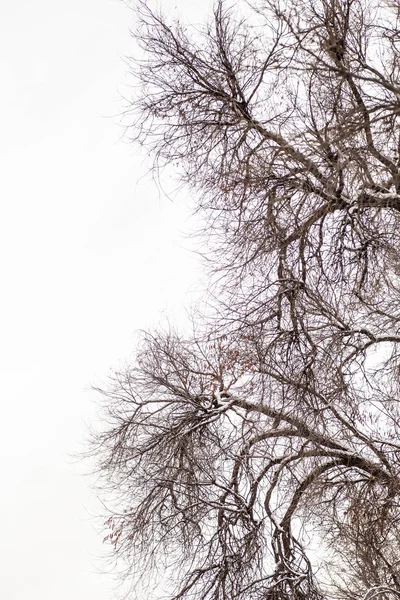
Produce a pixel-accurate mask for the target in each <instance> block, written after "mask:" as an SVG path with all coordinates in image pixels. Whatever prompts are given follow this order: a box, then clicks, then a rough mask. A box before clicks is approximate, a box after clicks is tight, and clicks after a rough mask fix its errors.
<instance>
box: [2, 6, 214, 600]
mask: <svg viewBox="0 0 400 600" xmlns="http://www.w3.org/2000/svg"><path fill="white" fill-rule="evenodd" d="M162 4H163V5H164V6H165V9H166V11H167V12H169V13H170V14H173V15H176V14H177V11H179V10H180V9H182V10H183V11H184V12H185V13H186V16H187V17H188V16H189V20H190V19H192V18H193V19H194V20H195V19H196V18H197V17H198V16H199V14H200V13H201V12H202V10H203V9H204V4H205V3H204V2H197V1H196V0H194V1H192V2H183V0H179V1H178V2H177V1H176V0H175V1H174V0H165V1H163V2H162ZM0 7H1V10H0V12H1V14H0V49H1V54H0V73H1V94H0V115H1V117H0V118H1V136H0V153H1V177H0V189H1V220H0V228H1V233H0V247H1V283H2V285H1V310H0V322H1V343H0V355H1V360H0V376H1V391H2V403H1V407H2V435H1V437H0V454H1V468H2V486H1V496H0V497H1V515H2V523H1V530H2V531H1V537H2V544H1V546H0V564H1V569H0V572H1V590H0V592H1V595H2V597H3V598H7V600H14V599H15V600H17V599H18V600H22V599H25V598H29V599H30V600H39V599H40V600H54V599H55V598H57V600H67V599H68V600H71V599H74V600H88V599H92V598H93V599H94V598H96V600H110V599H111V598H113V582H112V579H111V578H110V577H108V576H101V575H99V574H98V573H97V570H98V569H99V568H101V562H99V561H98V559H97V558H96V557H98V556H100V555H101V553H102V552H103V546H102V543H101V537H100V536H99V535H98V534H97V533H96V531H95V529H94V527H93V525H94V524H93V522H92V520H91V517H90V515H91V514H93V513H94V512H95V501H94V498H93V497H92V495H91V493H90V489H89V482H88V480H87V479H86V478H84V477H82V476H81V475H79V473H80V472H81V471H82V466H79V465H78V466H76V465H75V464H73V462H72V461H71V459H70V458H69V456H70V455H71V454H72V453H74V452H77V451H79V450H80V448H81V446H80V445H81V444H82V441H83V440H84V437H85V428H84V422H85V421H90V419H91V418H93V415H94V414H95V409H94V398H93V395H91V393H90V392H89V391H88V389H89V387H90V385H91V384H96V383H97V384H98V383H99V382H101V381H102V380H103V381H104V380H105V378H106V376H107V372H108V370H109V369H110V368H112V367H113V366H116V365H118V363H119V361H121V360H124V359H125V358H126V357H128V356H129V353H130V352H131V351H132V348H133V343H134V335H135V331H136V330H137V329H139V328H142V327H147V326H149V325H152V324H154V323H157V322H158V321H160V320H161V319H162V318H163V315H165V314H167V313H168V314H169V315H170V316H171V315H172V317H174V316H175V317H176V318H178V319H179V318H180V315H181V314H182V306H183V304H184V303H187V302H190V298H191V292H190V290H192V289H193V286H194V282H195V281H196V277H197V274H196V273H197V270H196V269H197V267H196V260H195V258H194V257H193V256H192V255H191V254H190V253H189V252H187V251H186V250H185V249H184V248H183V247H184V246H185V240H184V239H183V238H182V236H181V233H180V232H181V231H183V230H184V229H185V227H186V221H187V214H186V213H185V211H184V209H183V208H182V207H181V206H179V205H178V204H176V203H175V204H174V203H172V202H171V201H169V200H168V199H166V198H165V197H163V196H162V195H160V194H159V192H158V190H157V187H156V185H155V184H154V183H153V182H152V181H151V178H149V177H146V176H145V173H146V169H145V164H144V160H143V159H142V158H141V157H140V156H138V155H137V153H135V151H134V148H132V147H131V146H129V145H128V144H126V143H123V142H121V141H120V136H121V130H120V129H119V127H118V125H117V121H118V119H117V118H114V117H113V116H114V115H116V114H117V113H118V112H119V111H120V110H121V100H120V96H119V93H118V89H121V82H123V80H124V73H125V72H126V65H125V64H124V62H123V60H122V57H123V56H124V55H126V54H128V53H130V52H132V47H133V45H132V41H131V39H130V35H129V27H130V26H131V25H132V24H133V14H132V12H131V11H130V10H128V9H127V8H126V7H125V6H124V4H123V2H120V1H119V0H68V2H54V0H38V1H36V2H32V0H19V1H18V2H16V1H15V0H0Z"/></svg>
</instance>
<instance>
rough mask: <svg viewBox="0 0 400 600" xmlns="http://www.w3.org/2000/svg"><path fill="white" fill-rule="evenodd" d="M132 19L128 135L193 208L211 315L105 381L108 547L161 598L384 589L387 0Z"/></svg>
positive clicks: (389, 457) (393, 195)
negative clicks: (176, 181)
mask: <svg viewBox="0 0 400 600" xmlns="http://www.w3.org/2000/svg"><path fill="white" fill-rule="evenodd" d="M138 13H139V17H140V24H139V26H138V29H137V33H136V37H137V40H138V42H139V44H140V45H141V47H142V49H143V53H142V54H141V57H140V58H138V59H136V60H134V61H133V63H132V72H133V74H134V76H135V77H136V79H137V85H136V87H135V90H136V91H135V93H134V98H133V100H132V105H131V107H130V110H129V117H130V118H131V119H132V132H133V134H134V137H135V138H136V139H137V141H139V142H140V143H142V144H145V145H146V147H147V148H149V149H150V151H151V152H153V156H154V160H155V164H156V166H157V168H161V167H162V166H163V165H166V164H173V165H178V172H179V174H180V177H181V178H182V180H183V181H184V182H185V184H186V185H187V189H188V193H190V194H192V197H193V198H194V200H195V202H196V210H197V212H198V215H199V220H201V222H202V223H203V232H202V235H203V236H204V239H205V240H206V244H207V248H208V261H209V265H211V267H210V288H211V289H212V298H213V301H212V304H213V306H212V310H211V309H210V310H209V311H207V314H204V315H203V316H199V315H197V316H196V320H195V323H194V327H193V333H192V334H188V335H186V336H185V335H183V334H179V333H177V332H175V331H173V330H170V331H168V332H165V331H155V332H147V333H145V334H144V335H143V339H142V342H141V344H140V347H139V348H138V350H137V359H136V362H135V363H134V364H132V365H131V366H130V367H129V368H127V369H126V370H124V371H120V372H117V373H116V374H115V377H114V378H113V379H112V381H111V382H110V385H109V387H107V388H106V389H104V390H102V394H103V400H104V407H105V411H106V416H105V420H106V423H107V426H106V427H105V428H104V429H103V430H102V432H100V433H98V434H96V435H95V437H94V439H93V446H92V452H93V454H94V455H95V456H96V458H97V461H98V462H97V465H98V470H99V473H100V475H101V478H102V479H101V480H102V481H103V484H104V486H110V487H111V489H112V490H114V491H115V492H117V494H118V497H119V502H118V505H117V506H118V508H116V509H115V511H114V512H113V514H112V515H110V518H109V521H108V524H109V527H110V530H109V533H108V536H107V539H109V540H110V541H111V542H112V545H113V548H114V551H115V552H116V553H117V555H118V556H120V557H121V560H124V561H125V564H126V565H127V566H128V572H129V577H132V578H135V576H136V575H137V574H138V573H141V572H147V573H148V576H149V577H151V576H150V570H151V569H157V568H158V569H160V570H163V569H165V572H166V574H168V576H169V578H170V584H169V585H170V588H169V590H170V596H169V597H170V598H172V599H174V600H178V599H181V598H182V599H183V598H188V599H190V598H196V600H197V599H199V600H233V599H237V600H261V599H263V600H265V599H276V600H278V599H279V600H303V599H304V600H306V599H307V600H314V599H315V600H317V599H318V600H320V599H327V600H331V599H332V600H333V599H336V598H338V599H339V598H340V599H349V600H350V599H363V600H372V599H376V600H394V599H395V598H400V547H399V542H400V506H399V494H400V475H399V457H400V437H399V434H400V425H399V382H400V357H399V343H400V278H399V276H400V261H399V259H400V256H399V254H400V172H399V168H400V118H399V116H400V4H399V3H398V2H397V1H393V2H391V1H390V0H387V1H384V0H382V1H378V0H371V1H368V2H367V1H366V0H315V1H314V2H309V1H308V0H287V1H286V2H281V1H280V0H255V1H254V3H251V2H250V3H245V2H243V3H242V4H239V6H235V7H230V6H229V5H228V4H227V3H226V2H224V1H222V0H220V1H218V2H217V3H216V5H215V7H214V11H213V15H212V18H211V19H210V21H209V22H208V23H207V24H205V25H204V26H203V27H202V28H199V27H190V26H184V25H183V24H182V23H179V22H173V23H169V21H168V18H166V17H164V16H163V15H162V14H160V13H159V12H155V11H153V10H152V9H151V8H150V7H148V6H147V5H146V4H145V3H142V4H140V5H139V8H138ZM322 557H323V558H324V560H322ZM324 561H325V562H324Z"/></svg>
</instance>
